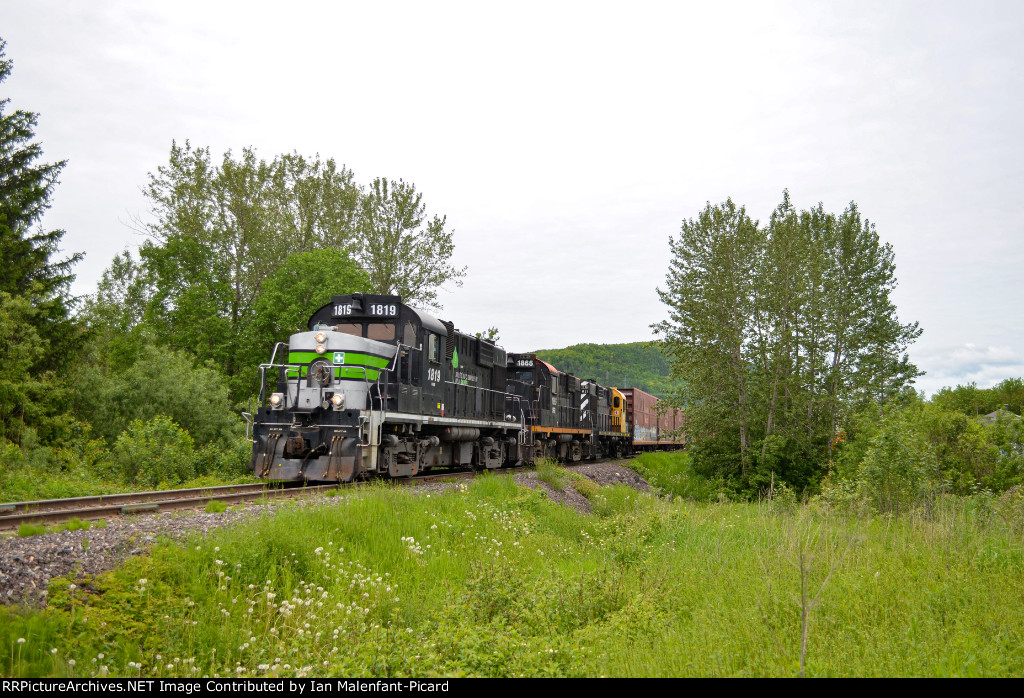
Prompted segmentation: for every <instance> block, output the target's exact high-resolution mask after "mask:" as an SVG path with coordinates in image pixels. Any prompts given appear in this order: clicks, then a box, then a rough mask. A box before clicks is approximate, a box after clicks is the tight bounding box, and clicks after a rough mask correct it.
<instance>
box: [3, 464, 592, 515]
mask: <svg viewBox="0 0 1024 698" xmlns="http://www.w3.org/2000/svg"><path fill="white" fill-rule="evenodd" d="M608 460H610V459H603V460H600V461H586V462H580V463H565V464H562V467H569V468H571V467H574V466H578V465H585V464H586V463H594V462H607V461H608ZM490 472H492V473H493V474H499V475H500V474H509V473H515V472H522V468H502V469H500V470H496V471H490ZM476 474H477V473H476V472H475V471H453V472H447V473H438V474H430V475H417V476H416V477H412V478H405V479H400V480H390V481H388V482H392V483H394V484H396V485H418V484H422V483H426V482H436V481H439V480H441V481H444V480H448V481H451V480H462V479H470V478H473V477H475V476H476ZM371 482H377V481H371ZM366 484H368V483H367V482H366V481H360V482H352V483H347V484H344V485H337V484H328V485H302V484H299V483H283V484H280V485H268V484H266V483H262V482H257V483H252V484H243V485H221V486H218V487H197V488H193V489H185V490H160V491H155V492H126V493H124V494H104V495H99V496H96V497H70V498H67V499H41V500H37V501H32V502H12V503H8V504H0V531H9V530H12V529H15V528H17V527H18V526H20V525H21V524H23V523H34V524H56V523H63V522H66V521H72V520H74V519H79V520H81V521H95V520H98V519H107V518H111V517H114V516H128V515H132V514H156V513H161V512H167V511H177V510H181V509H195V508H201V507H205V506H206V505H207V504H208V503H209V502H223V503H224V504H241V503H244V502H252V501H259V500H269V499H279V498H286V497H300V496H307V495H315V494H323V493H325V492H329V491H331V490H335V489H338V488H340V487H360V486H365V485H366Z"/></svg>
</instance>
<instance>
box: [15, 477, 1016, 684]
mask: <svg viewBox="0 0 1024 698" xmlns="http://www.w3.org/2000/svg"><path fill="white" fill-rule="evenodd" d="M591 503H592V507H593V510H594V513H593V514H591V515H582V514H579V513H577V512H576V511H574V510H572V509H570V508H568V507H563V506H559V505H556V504H554V503H552V502H551V501H549V500H548V499H547V498H546V497H545V496H544V495H543V493H542V492H541V491H536V490H528V489H525V488H522V487H519V486H517V485H516V484H515V482H514V481H513V479H512V478H507V477H493V476H487V475H484V476H482V477H480V478H477V479H476V480H474V481H473V482H472V483H471V484H469V485H468V486H467V487H461V486H460V487H459V488H457V489H455V490H453V491H451V492H448V493H444V494H436V493H435V494H416V493H414V492H411V491H409V490H406V489H404V488H395V487H390V486H386V485H380V486H370V487H367V488H363V489H361V490H359V491H357V492H354V493H351V494H349V495H348V496H345V497H337V498H332V499H324V505H323V506H320V507H305V508H301V509H300V508H297V507H296V508H284V509H282V510H280V511H279V513H278V514H277V515H276V516H274V517H269V516H268V517H262V518H255V519H251V520H248V521H247V522H245V523H242V524H239V525H236V526H232V527H229V528H225V529H220V530H217V531H215V532H213V533H211V534H210V535H209V536H208V537H203V538H199V537H197V538H194V539H192V540H189V541H186V542H183V543H173V542H165V543H162V544H161V545H158V546H157V547H156V548H154V549H153V551H152V553H151V554H150V555H149V556H145V557H135V558H131V559H129V560H128V561H127V562H126V563H125V564H124V566H123V567H121V568H120V569H118V570H116V571H115V572H113V573H111V574H108V575H104V576H102V577H98V578H94V579H90V580H86V581H82V580H77V581H75V582H74V584H75V585H77V586H74V587H73V586H72V583H71V582H70V581H69V580H55V581H54V582H53V583H52V584H51V590H50V594H49V598H48V607H47V608H46V609H45V610H35V611H26V610H12V609H6V610H3V611H0V647H3V648H7V650H6V651H5V652H3V653H0V654H2V655H3V656H4V659H3V660H2V662H0V667H2V671H3V672H4V673H5V674H6V675H15V676H38V675H77V676H100V675H112V676H140V675H141V676H153V675H160V676H199V675H203V676H205V675H219V676H228V675H231V676H268V675H288V676H291V675H318V676H319V675H345V676H349V675H362V676H457V675H474V676H521V675H525V676H680V675H686V676H690V675H695V676H762V675H768V676H795V675H797V674H798V673H799V672H800V668H801V652H800V648H801V636H802V632H803V631H806V640H807V651H806V655H805V657H804V664H805V673H806V675H809V676H839V675H858V676H876V675H886V676H892V675H900V676H902V675H913V676H1020V675H1022V674H1024V542H1022V538H1021V533H1020V531H1019V530H1018V529H1017V528H1014V525H1015V524H1014V523H1013V521H1012V520H1011V519H1010V518H1006V517H1004V516H1003V515H1002V514H999V513H998V512H996V511H995V510H994V509H991V508H988V509H986V507H985V506H979V505H978V504H977V502H975V501H974V500H955V499H947V500H943V501H942V502H941V503H940V504H941V505H940V506H939V507H937V508H935V509H933V510H932V512H931V514H930V516H929V517H925V516H923V515H921V514H920V513H913V514H910V515H908V516H905V517H902V518H898V519H894V518H871V519H858V518H852V517H851V518H846V517H843V516H840V515H838V514H836V513H835V512H834V511H833V510H830V509H825V508H816V507H814V506H806V505H804V506H801V505H796V506H794V507H792V508H790V509H787V510H781V509H779V508H776V507H773V506H771V505H770V504H764V505H758V504H746V503H743V504H734V503H714V504H708V503H695V502H689V501H683V500H680V499H673V500H671V501H669V500H668V499H666V498H658V497H652V496H649V495H644V494H641V493H638V492H636V491H635V490H632V489H630V488H628V487H625V486H623V485H616V486H611V487H601V488H599V489H598V490H596V491H595V492H594V493H593V495H592V497H591ZM1007 516H1008V515H1007ZM826 580H827V582H826ZM804 584H805V585H806V587H807V589H809V594H810V597H813V596H814V594H816V593H818V590H819V589H821V593H820V596H819V598H818V602H817V605H816V606H814V607H813V609H811V611H810V613H809V615H808V616H807V618H808V623H807V624H806V626H803V625H802V624H801V611H802V608H809V606H810V605H809V604H808V603H804V604H801V586H802V585H804ZM823 585H824V586H823ZM250 609H251V610H250ZM18 638H24V639H25V642H24V643H20V644H19V643H18V642H17V640H18ZM51 650H56V652H55V653H51ZM93 660H96V661H93ZM71 662H74V664H72V663H71ZM139 664H141V668H140V667H139V666H138V665H139ZM239 667H240V668H239Z"/></svg>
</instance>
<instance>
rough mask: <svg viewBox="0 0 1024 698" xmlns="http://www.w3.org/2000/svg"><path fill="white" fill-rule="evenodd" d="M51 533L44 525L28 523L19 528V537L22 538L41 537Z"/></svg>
mask: <svg viewBox="0 0 1024 698" xmlns="http://www.w3.org/2000/svg"><path fill="white" fill-rule="evenodd" d="M49 532H50V529H48V528H47V527H46V526H45V525H43V524H34V523H28V522H27V521H26V522H25V523H23V524H21V525H20V526H18V535H19V536H21V537H22V538H28V537H29V536H41V535H43V534H46V533H49Z"/></svg>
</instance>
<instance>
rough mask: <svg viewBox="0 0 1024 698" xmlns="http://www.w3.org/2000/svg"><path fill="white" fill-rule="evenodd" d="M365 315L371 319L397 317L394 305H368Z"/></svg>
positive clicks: (396, 308)
mask: <svg viewBox="0 0 1024 698" xmlns="http://www.w3.org/2000/svg"><path fill="white" fill-rule="evenodd" d="M366 314H367V315H370V316H371V317H395V316H396V315H398V306H397V305H395V304H394V303H368V304H367V306H366Z"/></svg>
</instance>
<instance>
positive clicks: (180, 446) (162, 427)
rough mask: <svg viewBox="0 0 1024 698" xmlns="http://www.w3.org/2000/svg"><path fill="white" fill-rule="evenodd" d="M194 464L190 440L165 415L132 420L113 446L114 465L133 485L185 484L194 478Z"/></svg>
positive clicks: (124, 478)
mask: <svg viewBox="0 0 1024 698" xmlns="http://www.w3.org/2000/svg"><path fill="white" fill-rule="evenodd" d="M195 461H196V454H195V450H194V446H193V443H192V437H191V436H189V434H188V432H187V431H185V430H184V429H182V428H181V427H179V426H178V425H177V424H175V422H174V420H172V419H171V418H170V417H167V416H164V415H160V416H157V417H154V418H153V419H150V420H147V421H143V420H141V419H136V420H134V421H133V422H132V423H131V424H130V425H128V428H127V429H125V431H124V432H123V433H122V434H121V435H120V436H119V437H117V443H115V444H114V452H113V465H114V467H115V468H116V470H117V472H118V475H119V476H120V477H121V479H122V480H124V481H125V482H127V483H129V484H133V485H134V484H142V485H147V486H151V487H156V486H158V485H159V484H161V483H165V482H169V483H174V484H177V483H181V482H184V481H185V480H188V479H189V478H191V477H194V476H195Z"/></svg>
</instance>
